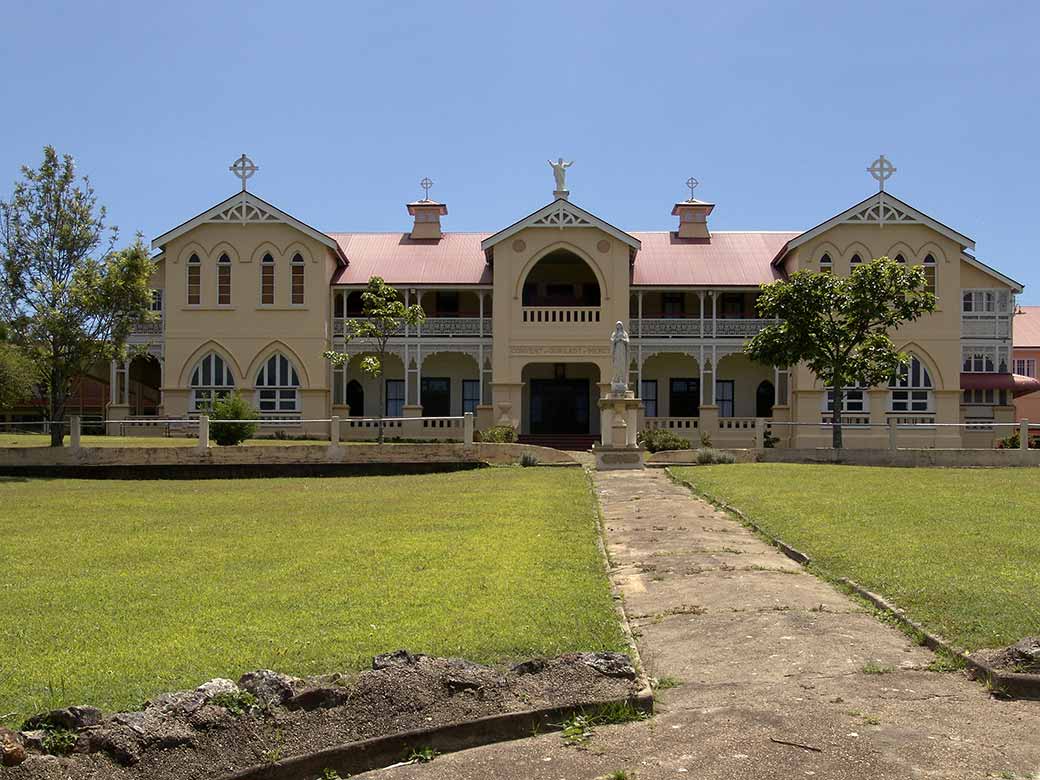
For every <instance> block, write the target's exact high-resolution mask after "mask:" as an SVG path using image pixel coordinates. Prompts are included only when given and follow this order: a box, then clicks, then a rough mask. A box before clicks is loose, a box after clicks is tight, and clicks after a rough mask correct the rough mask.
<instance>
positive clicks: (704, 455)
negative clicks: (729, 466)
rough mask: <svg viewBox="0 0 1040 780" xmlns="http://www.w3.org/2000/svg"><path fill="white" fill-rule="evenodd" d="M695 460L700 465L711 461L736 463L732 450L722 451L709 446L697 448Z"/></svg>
mask: <svg viewBox="0 0 1040 780" xmlns="http://www.w3.org/2000/svg"><path fill="white" fill-rule="evenodd" d="M697 462H698V463H700V464H701V465H702V466H704V465H708V464H711V463H736V462H737V456H736V455H734V454H733V453H732V452H723V451H722V450H716V449H713V448H711V447H701V448H700V449H699V450H697Z"/></svg>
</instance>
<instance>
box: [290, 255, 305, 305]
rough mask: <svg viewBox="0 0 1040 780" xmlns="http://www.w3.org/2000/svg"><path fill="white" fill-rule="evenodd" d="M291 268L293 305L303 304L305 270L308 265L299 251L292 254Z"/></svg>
mask: <svg viewBox="0 0 1040 780" xmlns="http://www.w3.org/2000/svg"><path fill="white" fill-rule="evenodd" d="M290 268H291V269H292V279H291V281H292V287H291V290H290V294H291V298H290V300H291V301H292V304H293V306H302V305H303V289H304V288H303V278H304V271H305V269H306V266H305V265H304V263H303V255H301V254H300V253H299V252H297V253H296V254H294V255H293V256H292V264H291V265H290Z"/></svg>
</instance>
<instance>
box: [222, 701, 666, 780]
mask: <svg viewBox="0 0 1040 780" xmlns="http://www.w3.org/2000/svg"><path fill="white" fill-rule="evenodd" d="M619 704H628V705H630V706H632V707H634V708H636V709H638V710H640V711H641V712H646V713H650V712H653V696H652V695H651V696H650V697H649V700H648V699H647V697H646V692H645V691H640V692H639V693H636V694H633V695H630V696H625V697H623V698H616V699H604V700H600V701H591V702H584V703H581V704H573V705H568V706H564V707H546V708H542V709H537V710H527V711H524V712H510V713H505V714H503V715H488V716H485V717H483V718H477V719H475V720H469V721H463V722H460V723H450V724H448V725H445V726H435V727H432V728H425V729H414V730H412V731H406V732H403V733H401V734H391V735H388V736H383V737H373V738H371V739H365V740H361V741H359V742H347V743H344V744H342V745H337V746H335V747H331V748H326V749H325V750H319V751H317V752H314V753H307V754H305V755H301V756H294V757H292V758H286V759H283V760H281V761H276V762H274V763H271V764H260V765H257V766H253V767H250V768H248V769H243V770H242V771H239V772H235V773H234V774H230V775H224V776H223V777H222V779H221V780H314V778H315V777H321V775H322V772H324V771H325V770H326V769H331V770H334V771H336V772H339V773H341V774H343V775H344V777H346V776H349V775H355V774H360V773H361V772H369V771H371V770H373V769H382V768H385V767H387V766H390V765H392V764H396V763H399V762H401V761H403V760H406V759H407V757H408V754H409V753H410V751H412V750H418V749H421V748H432V749H433V750H435V751H437V752H439V753H450V752H455V751H458V750H465V749H467V748H474V747H480V746H481V745H489V744H492V743H495V742H505V741H507V740H513V739H521V738H523V737H530V736H532V735H533V734H537V733H538V732H546V731H557V730H559V728H560V724H561V722H562V721H563V720H565V719H566V718H569V717H572V716H574V715H577V714H580V713H582V712H589V711H595V710H596V709H598V708H601V707H605V706H611V705H614V706H616V705H619Z"/></svg>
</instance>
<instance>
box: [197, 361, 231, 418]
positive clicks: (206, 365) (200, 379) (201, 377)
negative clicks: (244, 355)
mask: <svg viewBox="0 0 1040 780" xmlns="http://www.w3.org/2000/svg"><path fill="white" fill-rule="evenodd" d="M234 389H235V377H234V376H233V375H232V374H231V367H230V366H228V364H227V362H226V361H225V360H224V358H222V357H221V356H220V355H218V354H216V353H215V352H210V353H209V354H208V355H206V356H205V357H204V358H202V360H200V361H199V362H198V363H196V364H195V370H194V371H192V372H191V410H192V411H193V412H203V411H206V410H207V409H210V408H211V407H212V406H213V402H214V401H215V400H217V399H218V398H223V397H224V396H226V395H227V394H228V393H231V392H233V391H234Z"/></svg>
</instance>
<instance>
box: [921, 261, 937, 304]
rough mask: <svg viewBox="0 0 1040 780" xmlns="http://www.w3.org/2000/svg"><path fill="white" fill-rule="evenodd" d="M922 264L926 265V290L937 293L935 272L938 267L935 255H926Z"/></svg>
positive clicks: (933, 293)
mask: <svg viewBox="0 0 1040 780" xmlns="http://www.w3.org/2000/svg"><path fill="white" fill-rule="evenodd" d="M922 266H923V267H924V289H925V292H930V293H931V294H932V295H935V273H936V268H937V266H936V263H935V257H934V256H932V255H930V254H929V255H925V257H924V263H923V264H922Z"/></svg>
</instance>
